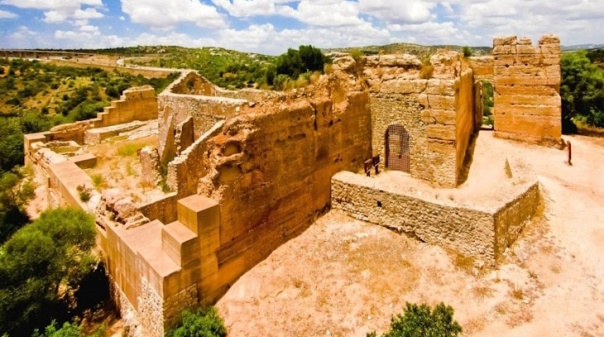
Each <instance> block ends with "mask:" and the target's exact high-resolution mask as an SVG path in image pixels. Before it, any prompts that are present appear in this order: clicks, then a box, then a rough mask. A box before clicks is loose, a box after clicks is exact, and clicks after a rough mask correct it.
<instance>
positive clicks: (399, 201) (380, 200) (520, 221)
mask: <svg viewBox="0 0 604 337" xmlns="http://www.w3.org/2000/svg"><path fill="white" fill-rule="evenodd" d="M406 193H407V192H401V191H398V190H395V189H393V188H392V187H390V186H389V185H388V184H387V183H381V184H378V183H376V179H373V178H368V177H365V176H363V175H358V174H353V173H350V172H341V173H338V174H337V175H335V176H334V177H333V179H332V206H333V207H334V208H336V209H341V210H343V211H345V212H347V213H348V214H349V215H350V216H352V217H354V218H356V219H359V220H363V221H367V222H371V223H375V224H379V225H382V226H385V227H388V228H391V229H395V230H397V231H400V232H405V233H407V234H410V235H413V236H416V237H417V238H419V239H420V240H422V241H425V242H427V243H430V244H435V245H442V246H444V247H447V248H449V249H453V250H455V251H457V252H460V253H462V254H463V255H466V256H472V257H476V258H480V259H482V260H483V261H485V262H488V263H490V264H494V263H495V262H496V261H497V259H499V258H500V257H501V254H502V253H503V251H504V250H505V248H506V247H508V246H509V245H510V244H511V243H513V242H514V241H515V240H516V238H517V237H518V234H519V232H520V231H521V230H522V228H523V227H524V225H525V223H526V221H527V220H528V219H530V218H531V217H532V216H533V214H534V212H535V209H536V207H537V205H538V204H539V200H540V199H539V198H540V196H539V188H538V184H537V183H534V184H532V185H530V186H528V187H527V190H526V192H524V193H522V194H520V195H518V196H513V199H512V200H511V201H509V202H507V203H505V204H504V205H502V206H501V208H499V209H490V208H484V209H480V208H472V207H468V206H456V205H454V204H453V205H452V204H451V203H447V202H445V201H442V202H438V201H434V200H431V201H428V200H424V199H422V198H418V197H417V195H410V194H406Z"/></svg>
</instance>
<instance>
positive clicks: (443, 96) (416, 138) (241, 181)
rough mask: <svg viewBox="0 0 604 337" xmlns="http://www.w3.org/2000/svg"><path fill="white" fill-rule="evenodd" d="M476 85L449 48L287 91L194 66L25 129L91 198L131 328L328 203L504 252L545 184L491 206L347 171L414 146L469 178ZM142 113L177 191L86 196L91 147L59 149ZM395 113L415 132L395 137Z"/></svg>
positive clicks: (355, 66)
mask: <svg viewBox="0 0 604 337" xmlns="http://www.w3.org/2000/svg"><path fill="white" fill-rule="evenodd" d="M527 85H528V84H527ZM151 90H152V89H151ZM477 93H478V91H477V85H476V82H475V77H474V71H473V70H472V69H471V68H470V67H469V66H468V65H467V64H466V63H465V62H464V61H463V60H462V59H461V58H460V56H459V54H457V53H452V52H446V51H445V52H440V53H438V54H437V55H434V56H433V57H432V58H431V60H430V63H429V64H426V65H424V64H422V62H420V61H419V60H418V59H417V58H415V57H413V56H408V55H395V56H388V55H379V56H373V57H367V58H364V59H362V60H361V61H359V62H357V61H355V60H354V59H352V58H350V57H346V58H340V59H337V60H336V61H335V62H334V65H333V72H330V73H329V74H326V75H323V76H322V77H321V78H320V79H319V80H318V81H317V82H315V83H312V84H311V85H309V86H308V87H306V88H303V89H298V90H295V91H292V92H288V93H277V92H270V91H257V90H242V91H228V90H222V89H220V88H216V87H214V86H213V85H211V83H209V82H207V81H206V80H205V79H203V77H201V76H199V75H198V74H196V73H195V72H189V71H184V72H182V75H181V77H180V78H179V79H177V80H176V81H175V82H174V83H173V84H171V85H170V86H169V87H168V88H167V89H166V90H165V91H164V92H163V93H161V94H160V95H159V96H158V97H157V98H156V97H155V95H154V94H153V95H150V92H149V90H148V88H147V89H144V90H142V89H134V90H131V91H128V92H125V95H124V96H123V98H122V100H121V102H122V103H119V102H116V103H112V106H111V108H107V109H106V110H105V111H104V113H103V114H99V116H98V117H97V118H96V119H93V120H89V121H83V122H78V123H74V124H72V125H68V126H61V127H58V128H55V129H52V130H51V131H49V132H46V133H41V134H35V135H27V136H25V150H26V151H25V152H26V160H27V161H28V162H29V163H32V164H34V165H36V166H37V167H40V168H41V169H42V170H44V171H45V172H47V175H48V177H49V183H48V187H49V190H53V191H54V192H53V193H55V196H54V197H53V198H54V199H56V203H57V204H71V205H74V206H77V207H80V208H83V209H85V210H87V211H89V212H92V213H95V214H96V216H97V224H98V229H99V233H100V234H99V246H100V247H101V248H102V250H103V252H104V256H105V259H106V263H107V267H108V271H109V274H110V277H111V279H112V280H113V282H112V283H113V285H114V293H115V296H116V298H117V303H118V304H119V306H120V308H121V310H122V314H123V315H124V316H128V317H130V316H132V315H134V317H135V318H136V320H135V322H136V321H138V323H133V324H134V325H133V329H141V330H144V333H146V334H149V335H151V336H162V335H163V334H164V332H165V329H166V328H168V327H170V326H172V325H173V324H174V323H175V322H176V321H177V320H178V319H179V318H180V312H181V311H182V310H183V309H186V308H190V307H193V306H195V305H198V304H199V303H211V302H213V301H215V300H216V299H217V298H219V297H220V296H221V295H222V294H223V293H224V292H225V291H226V290H227V289H228V288H229V287H230V285H232V283H233V282H235V281H236V280H237V279H238V278H239V277H240V276H241V275H242V274H243V273H245V272H246V271H247V270H249V269H250V268H252V267H253V266H255V265H256V264H257V263H258V262H260V261H261V260H262V259H264V258H265V257H266V256H268V254H270V253H271V252H272V251H273V250H274V249H275V248H277V247H278V246H279V245H281V244H283V243H284V242H286V241H287V240H289V239H290V238H292V237H294V236H296V235H298V234H299V233H301V232H302V231H304V230H305V229H306V228H307V227H308V226H309V225H310V224H312V223H313V222H314V221H315V220H316V219H317V217H319V216H321V215H322V214H323V213H324V212H326V211H327V210H329V209H330V208H331V207H336V208H342V209H344V210H346V211H347V212H349V213H350V214H352V215H353V216H356V217H358V218H361V219H363V220H366V221H370V222H375V223H379V224H382V225H385V226H388V227H391V228H397V230H401V231H404V232H409V233H414V234H415V235H416V236H417V237H419V238H421V239H422V240H425V241H427V242H431V243H435V244H443V245H445V246H447V247H449V248H451V249H455V250H458V251H460V252H462V253H464V254H467V255H472V256H478V257H481V258H484V259H486V260H488V261H489V262H492V261H496V260H497V258H498V257H499V256H500V253H501V251H502V250H503V249H504V248H505V247H507V246H508V245H509V244H510V243H511V242H513V240H515V238H516V237H517V235H518V233H519V231H520V229H521V228H522V226H523V224H524V223H525V222H526V220H527V219H528V218H529V217H530V215H531V214H532V212H534V208H533V207H534V205H535V204H536V202H535V201H536V200H538V198H539V197H538V195H539V193H538V187H537V186H536V185H535V186H530V187H529V188H527V190H526V191H523V192H522V193H521V194H522V195H521V196H520V197H518V198H514V199H510V200H509V201H507V202H506V203H505V204H504V205H501V207H497V208H493V209H487V210H483V209H473V208H467V207H466V208H464V207H455V206H454V207H451V206H450V205H445V204H441V203H438V202H431V201H425V200H421V198H413V197H412V196H409V195H405V194H404V193H400V191H396V190H392V189H389V188H388V187H387V186H385V187H379V188H376V187H375V186H373V185H371V183H372V181H371V180H366V179H372V178H365V177H361V176H355V175H353V174H352V173H339V174H338V172H341V171H350V172H358V171H360V170H361V169H362V167H363V163H364V162H365V161H366V160H367V159H368V158H371V157H372V156H373V155H375V154H380V155H381V156H382V165H383V166H387V165H388V163H387V161H386V159H385V158H386V157H390V158H394V161H393V163H396V164H399V163H400V160H401V158H403V155H405V154H406V155H408V157H407V160H408V165H409V167H408V170H407V172H408V173H410V175H411V176H412V177H415V178H419V179H422V180H425V181H427V182H429V183H431V184H433V185H434V186H435V187H456V186H458V185H459V184H460V183H462V180H463V176H464V170H467V169H468V167H467V165H466V161H467V158H468V156H470V155H471V151H472V149H471V146H470V145H471V142H472V137H475V136H476V132H477V126H478V124H477V121H478V119H479V117H480V113H479V112H481V108H480V106H479V101H480V100H478V99H477ZM152 103H153V104H154V106H152V105H153V104H152ZM154 116H155V117H154ZM139 117H140V118H143V119H144V118H157V120H158V129H159V141H158V145H157V148H156V149H155V148H149V149H145V151H144V156H143V155H141V160H143V161H146V162H145V165H143V167H144V170H147V171H159V170H160V167H161V166H163V167H165V168H166V170H167V175H166V182H167V185H168V186H169V187H170V188H171V189H172V192H171V193H168V194H166V195H165V196H164V197H163V198H161V199H159V200H155V201H153V202H150V203H147V204H144V205H134V204H133V203H132V202H131V200H126V199H124V198H123V193H122V192H120V191H119V190H106V191H103V193H98V192H96V191H94V190H93V191H92V198H91V199H90V200H89V201H88V202H86V203H84V202H82V201H81V200H80V198H79V193H78V191H77V188H78V186H80V185H83V186H85V187H90V188H92V182H91V181H90V178H89V177H88V176H86V174H85V173H84V172H83V171H82V170H81V168H80V166H86V165H94V160H95V159H94V158H93V157H91V156H85V157H78V156H74V157H67V156H63V155H59V154H58V153H57V152H55V151H58V152H63V153H65V152H73V151H72V150H71V149H70V146H72V145H73V144H71V143H69V141H73V142H76V143H80V144H83V143H86V142H89V143H91V144H97V143H99V142H102V141H103V140H104V139H105V138H104V137H105V136H106V137H110V136H112V135H115V133H116V130H120V128H129V127H132V125H130V124H131V123H136V121H137V120H138V118H139ZM114 123H118V124H114ZM393 125H397V126H401V127H402V128H404V131H405V133H404V134H403V133H401V134H397V137H398V138H397V137H394V138H387V136H388V135H389V134H388V132H389V130H390V129H391V126H393ZM116 128H117V129H116ZM397 130H400V129H397ZM405 134H406V136H405V137H406V138H405V137H403V135H405ZM102 135H105V136H102ZM399 136H400V137H399ZM58 141H66V142H67V143H68V144H65V143H60V142H59V143H58ZM403 141H406V142H407V143H404V142H403ZM392 144H394V145H396V146H399V145H400V146H399V147H398V148H397V149H393V148H392V147H393V145H392ZM405 146H407V147H408V148H407V150H405ZM59 148H60V149H61V150H59ZM405 151H407V152H405ZM397 161H399V162H397ZM388 168H389V169H391V170H392V169H395V168H394V167H388ZM334 175H335V178H333V179H332V177H334ZM142 176H144V177H146V178H145V179H149V180H151V181H153V180H154V179H155V177H157V176H158V172H143V174H142ZM73 177H76V178H77V179H73ZM149 177H150V178H149ZM524 192H526V193H524ZM378 201H379V202H380V203H378ZM379 204H381V206H379Z"/></svg>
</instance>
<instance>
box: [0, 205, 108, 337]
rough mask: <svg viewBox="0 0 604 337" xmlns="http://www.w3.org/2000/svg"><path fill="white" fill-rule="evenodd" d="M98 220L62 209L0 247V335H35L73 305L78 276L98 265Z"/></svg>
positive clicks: (20, 230) (17, 233) (27, 226)
mask: <svg viewBox="0 0 604 337" xmlns="http://www.w3.org/2000/svg"><path fill="white" fill-rule="evenodd" d="M95 237H96V229H95V223H94V218H93V217H92V216H91V215H89V214H87V213H85V212H84V211H81V210H76V209H73V208H58V209H54V210H49V211H46V212H44V213H42V214H41V216H40V218H38V219H37V220H35V221H34V222H32V223H30V224H27V225H25V226H24V227H23V228H21V229H19V230H18V231H17V232H15V234H13V235H12V236H11V237H10V238H9V239H8V240H7V241H6V242H5V243H4V244H3V245H2V246H0V333H3V332H7V333H9V334H11V335H19V336H22V335H27V334H31V332H32V331H33V329H35V328H43V327H44V326H46V325H47V324H48V323H49V322H50V321H51V318H55V317H56V315H57V314H58V312H59V311H60V310H57V309H58V308H65V307H73V305H74V303H73V294H74V292H75V291H76V290H77V288H78V284H79V282H80V280H82V279H83V278H84V277H85V276H86V275H87V274H89V273H90V272H91V271H92V270H93V269H94V267H95V266H96V264H97V258H96V257H95V256H94V255H93V253H92V247H93V246H94V245H95Z"/></svg>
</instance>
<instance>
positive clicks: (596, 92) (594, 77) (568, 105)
mask: <svg viewBox="0 0 604 337" xmlns="http://www.w3.org/2000/svg"><path fill="white" fill-rule="evenodd" d="M560 67H561V72H562V80H561V82H562V83H561V86H560V95H561V96H562V127H563V130H564V131H573V130H572V128H573V127H572V126H573V124H572V120H573V118H574V119H577V120H579V121H581V122H583V123H585V124H588V125H593V126H599V127H604V72H603V71H602V69H600V68H598V67H597V66H596V65H594V64H592V63H591V61H590V60H589V58H588V57H587V55H586V53H585V51H583V50H580V51H577V52H575V53H565V54H563V55H562V59H561V61H560Z"/></svg>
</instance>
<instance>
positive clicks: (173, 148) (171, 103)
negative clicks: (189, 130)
mask: <svg viewBox="0 0 604 337" xmlns="http://www.w3.org/2000/svg"><path fill="white" fill-rule="evenodd" d="M246 105H247V101H244V100H237V99H231V98H222V97H210V96H193V95H178V94H163V93H162V94H161V95H160V96H159V118H158V119H159V144H158V149H159V153H160V156H161V158H162V162H163V163H168V162H170V161H171V160H172V159H174V157H176V155H177V154H176V152H177V148H178V147H179V146H180V144H179V143H177V142H176V137H175V135H176V134H177V133H178V131H180V130H179V126H180V125H183V122H185V121H186V120H187V119H188V118H189V117H192V118H193V135H194V139H197V138H199V137H200V136H201V135H202V134H204V133H205V132H206V131H208V130H210V129H211V128H212V127H213V126H214V125H215V124H216V123H218V122H219V121H221V120H224V119H225V118H227V117H231V116H234V115H237V114H238V113H239V111H240V110H241V109H242V107H244V106H246Z"/></svg>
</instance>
